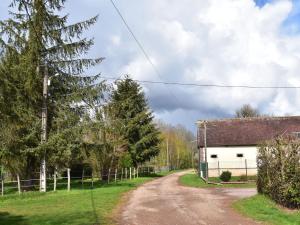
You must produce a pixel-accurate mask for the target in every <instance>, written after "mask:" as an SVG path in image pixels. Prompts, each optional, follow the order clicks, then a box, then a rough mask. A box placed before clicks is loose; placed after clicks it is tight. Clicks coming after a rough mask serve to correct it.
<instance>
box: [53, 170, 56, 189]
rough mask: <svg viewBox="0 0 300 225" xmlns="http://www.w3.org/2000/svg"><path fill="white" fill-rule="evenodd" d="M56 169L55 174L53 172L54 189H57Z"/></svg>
mask: <svg viewBox="0 0 300 225" xmlns="http://www.w3.org/2000/svg"><path fill="white" fill-rule="evenodd" d="M56 174H57V172H56V170H54V174H53V191H56Z"/></svg>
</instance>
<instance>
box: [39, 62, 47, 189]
mask: <svg viewBox="0 0 300 225" xmlns="http://www.w3.org/2000/svg"><path fill="white" fill-rule="evenodd" d="M39 73H40V66H38V67H37V74H39ZM47 99H48V66H47V64H45V66H44V79H43V106H42V134H41V143H42V144H43V143H45V142H46V141H47V117H48V111H47ZM40 191H41V192H46V152H44V154H43V156H42V161H41V168H40Z"/></svg>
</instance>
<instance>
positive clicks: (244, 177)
mask: <svg viewBox="0 0 300 225" xmlns="http://www.w3.org/2000/svg"><path fill="white" fill-rule="evenodd" d="M239 181H248V177H247V175H245V174H243V175H241V176H240V178H239Z"/></svg>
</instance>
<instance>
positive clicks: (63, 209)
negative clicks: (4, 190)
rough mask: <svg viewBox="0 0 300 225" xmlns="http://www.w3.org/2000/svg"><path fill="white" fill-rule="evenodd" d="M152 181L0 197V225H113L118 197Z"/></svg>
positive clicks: (124, 182) (138, 179) (132, 181)
mask: <svg viewBox="0 0 300 225" xmlns="http://www.w3.org/2000/svg"><path fill="white" fill-rule="evenodd" d="M151 179H154V178H153V177H147V178H145V177H144V178H137V179H133V180H127V181H122V182H118V183H111V184H109V185H107V184H106V185H100V184H98V186H97V184H95V188H94V189H85V190H80V189H73V190H71V191H70V192H67V191H65V190H59V191H57V192H56V193H54V192H49V193H46V194H42V193H39V192H28V193H25V194H22V195H21V196H18V195H8V196H7V197H2V198H1V197H0V225H11V224H14V225H50V224H51V225H52V224H53V225H54V224H55V225H57V224H59V225H63V224H65V225H67V224H68V225H70V224H71V225H79V224H80V225H83V224H84V225H88V224H91V225H95V224H101V225H102V224H113V221H112V219H111V218H110V216H111V213H112V211H113V209H114V208H115V207H116V205H117V204H118V202H119V200H120V198H121V196H122V194H123V193H124V192H127V191H129V190H132V189H134V188H135V187H137V186H138V185H140V184H142V183H144V182H146V181H149V180H151Z"/></svg>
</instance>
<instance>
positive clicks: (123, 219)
mask: <svg viewBox="0 0 300 225" xmlns="http://www.w3.org/2000/svg"><path fill="white" fill-rule="evenodd" d="M184 173H186V172H180V173H175V174H172V175H169V176H166V177H162V178H159V179H157V180H154V181H151V182H149V183H146V184H144V185H143V186H141V187H139V188H138V189H136V190H135V191H133V192H132V193H131V194H130V196H129V200H128V202H127V204H124V206H123V207H122V209H121V215H120V220H119V224H121V225H250V224H251V225H253V224H257V223H255V222H254V221H252V220H250V219H247V218H244V217H242V216H241V215H239V214H238V213H236V212H235V211H234V210H233V209H231V208H230V204H231V203H232V201H233V200H234V199H237V198H239V197H240V196H250V195H253V194H255V190H253V189H243V190H240V189H239V190H237V189H235V190H234V191H231V190H228V189H226V190H220V189H199V188H190V187H184V186H181V185H179V184H178V178H179V177H180V176H181V175H183V174H184ZM237 193H238V194H237Z"/></svg>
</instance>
